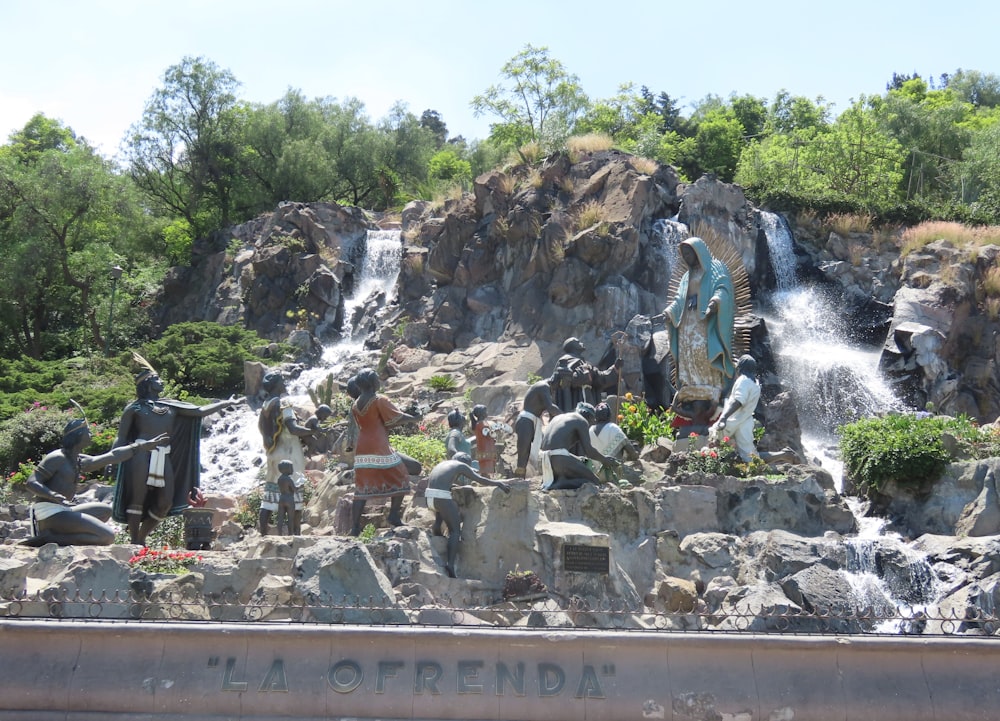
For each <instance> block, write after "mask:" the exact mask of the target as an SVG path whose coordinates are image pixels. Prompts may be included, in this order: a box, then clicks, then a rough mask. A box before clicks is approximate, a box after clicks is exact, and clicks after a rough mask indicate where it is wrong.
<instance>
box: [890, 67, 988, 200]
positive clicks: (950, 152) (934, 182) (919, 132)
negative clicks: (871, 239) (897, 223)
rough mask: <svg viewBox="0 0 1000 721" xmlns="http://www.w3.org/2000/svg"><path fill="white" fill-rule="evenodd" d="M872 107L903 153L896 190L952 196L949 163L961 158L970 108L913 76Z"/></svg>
mask: <svg viewBox="0 0 1000 721" xmlns="http://www.w3.org/2000/svg"><path fill="white" fill-rule="evenodd" d="M872 106H873V108H874V110H875V117H876V120H877V122H878V125H879V127H880V128H881V129H882V130H883V131H884V132H885V133H887V134H888V135H889V136H891V137H893V138H895V139H896V140H897V141H898V142H899V144H900V145H901V146H902V147H903V148H904V149H905V150H906V151H907V152H908V153H909V157H908V158H907V159H906V164H905V174H904V176H903V179H902V181H901V191H902V192H903V193H905V196H906V197H907V198H923V199H925V200H928V201H931V202H934V201H941V200H945V201H951V200H952V199H953V192H954V189H953V186H952V166H953V165H954V164H955V163H958V162H959V161H960V160H961V158H962V152H963V150H964V149H965V148H966V147H967V146H968V144H969V138H970V135H971V132H972V129H971V128H970V127H969V121H970V120H971V119H972V117H973V115H974V113H975V108H974V107H973V106H972V105H971V104H970V103H968V102H963V101H962V100H961V99H960V98H959V97H958V96H957V95H956V93H955V92H954V91H953V90H951V89H945V90H929V89H928V87H927V84H926V83H925V82H924V81H923V80H921V79H919V78H917V79H911V80H908V81H906V82H904V83H902V85H901V86H900V87H899V89H895V90H890V91H888V92H887V93H886V94H885V97H884V98H883V99H881V101H880V102H879V101H877V100H873V101H872Z"/></svg>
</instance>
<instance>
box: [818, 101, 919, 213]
mask: <svg viewBox="0 0 1000 721" xmlns="http://www.w3.org/2000/svg"><path fill="white" fill-rule="evenodd" d="M905 157H906V151H905V150H904V149H903V147H902V146H901V145H900V144H899V141H897V140H896V139H895V138H893V137H891V136H890V135H889V134H888V133H886V132H885V131H883V130H882V129H881V128H880V127H879V125H878V122H877V120H876V115H875V112H874V111H873V110H872V109H871V107H870V105H869V103H868V102H867V100H866V99H865V98H864V97H862V98H861V100H859V101H857V102H855V103H854V105H852V106H851V107H850V108H848V109H847V110H845V111H844V112H843V113H841V114H840V116H839V117H838V118H837V120H836V121H835V122H834V124H833V126H832V127H831V129H830V132H828V133H823V134H821V135H819V136H817V138H816V141H815V142H814V143H811V144H810V145H809V146H807V152H806V153H805V158H804V160H805V161H806V162H807V163H809V165H810V167H811V168H814V169H815V170H816V172H819V173H821V174H822V175H823V177H824V178H825V179H826V182H827V185H828V187H829V188H830V189H831V190H833V191H835V192H837V193H841V194H842V195H844V196H846V197H848V198H851V199H854V200H857V201H860V202H861V203H862V204H865V205H867V206H868V207H878V206H880V205H887V204H891V203H896V202H899V201H900V200H901V199H902V198H901V193H900V181H901V180H902V177H903V171H902V167H903V162H904V160H905Z"/></svg>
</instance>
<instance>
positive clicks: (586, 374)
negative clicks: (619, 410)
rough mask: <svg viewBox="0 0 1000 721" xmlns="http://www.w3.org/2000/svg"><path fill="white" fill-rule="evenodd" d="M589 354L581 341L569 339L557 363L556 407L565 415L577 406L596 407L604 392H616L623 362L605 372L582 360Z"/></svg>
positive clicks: (564, 344) (616, 362) (618, 362)
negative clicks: (578, 404) (589, 405)
mask: <svg viewBox="0 0 1000 721" xmlns="http://www.w3.org/2000/svg"><path fill="white" fill-rule="evenodd" d="M586 350H587V347H586V346H585V345H584V344H583V341H581V340H580V339H579V338H567V339H566V340H565V341H564V342H563V354H562V355H561V356H560V357H559V360H558V361H557V362H556V369H557V370H558V371H560V373H559V387H558V390H557V391H556V405H558V406H559V408H560V409H561V410H562V411H563V412H566V411H571V410H573V409H574V408H576V404H577V403H590V404H591V405H593V404H594V403H596V402H597V401H598V400H599V399H600V396H601V392H602V391H605V390H609V389H612V388H614V387H615V384H616V383H617V382H618V372H619V370H620V369H621V367H622V362H621V359H620V358H619V359H617V360H616V361H615V365H614V366H612V367H611V368H608V369H607V370H603V371H602V370H599V369H598V368H597V367H596V366H594V365H593V364H591V363H588V362H587V361H586V360H584V359H583V353H584V351H586Z"/></svg>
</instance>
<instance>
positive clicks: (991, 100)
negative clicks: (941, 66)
mask: <svg viewBox="0 0 1000 721" xmlns="http://www.w3.org/2000/svg"><path fill="white" fill-rule="evenodd" d="M942 79H943V80H944V81H945V87H946V88H948V89H949V90H951V91H953V92H954V93H955V94H956V95H957V96H958V97H959V99H961V100H964V101H965V102H967V103H971V104H972V105H973V106H975V107H977V108H995V107H997V106H998V105H1000V77H998V76H997V75H994V74H993V73H981V72H979V71H978V70H962V69H961V68H959V69H958V70H956V71H955V72H954V73H953V74H951V75H942Z"/></svg>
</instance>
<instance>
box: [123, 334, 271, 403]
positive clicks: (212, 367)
mask: <svg viewBox="0 0 1000 721" xmlns="http://www.w3.org/2000/svg"><path fill="white" fill-rule="evenodd" d="M266 345H267V341H265V340H264V339H262V338H261V337H260V336H258V335H257V333H256V332H255V331H250V330H245V329H243V328H240V327H239V326H231V325H220V324H219V323H212V322H208V321H199V322H190V323H176V324H174V325H172V326H170V327H169V328H167V330H166V331H165V332H164V334H163V336H162V337H161V338H160V339H159V340H156V341H153V342H152V343H150V344H148V345H147V346H145V347H144V348H143V350H142V355H143V356H145V357H146V358H148V359H149V361H150V363H152V365H153V367H154V368H156V370H157V371H158V372H159V373H160V375H161V376H163V378H164V380H165V381H166V380H169V381H170V382H171V383H173V384H176V385H178V386H179V387H180V388H182V389H183V390H184V391H185V392H187V393H192V394H205V395H208V396H214V397H222V396H226V395H229V394H230V393H236V392H238V391H239V390H240V389H241V388H242V387H243V363H244V361H248V360H256V361H264V362H266V361H267V360H268V359H267V358H264V357H263V356H261V355H259V354H258V350H259V349H262V348H264V347H266ZM287 350H290V349H288V348H285V349H283V352H284V351H287Z"/></svg>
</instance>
